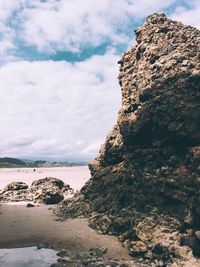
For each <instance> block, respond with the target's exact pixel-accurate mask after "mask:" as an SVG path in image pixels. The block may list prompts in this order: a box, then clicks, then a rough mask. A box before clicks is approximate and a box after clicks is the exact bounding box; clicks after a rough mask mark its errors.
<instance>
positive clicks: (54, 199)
mask: <svg viewBox="0 0 200 267" xmlns="http://www.w3.org/2000/svg"><path fill="white" fill-rule="evenodd" d="M71 193H73V189H72V188H71V187H70V186H69V185H66V184H64V182H63V181H62V180H60V179H57V178H54V177H46V178H43V179H39V180H36V181H34V182H33V183H32V185H31V186H30V188H29V189H28V185H27V184H25V183H23V182H12V183H10V184H8V185H7V186H6V187H5V188H4V190H3V191H2V192H1V193H0V202H11V201H33V202H35V203H40V204H57V203H59V202H60V201H62V200H63V199H64V197H65V196H67V195H68V194H71Z"/></svg>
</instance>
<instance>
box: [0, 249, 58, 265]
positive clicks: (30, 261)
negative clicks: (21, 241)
mask: <svg viewBox="0 0 200 267" xmlns="http://www.w3.org/2000/svg"><path fill="white" fill-rule="evenodd" d="M56 253H57V252H56V251H55V250H53V249H47V248H42V249H38V248H37V247H26V248H12V249H0V266H1V267H49V266H50V265H51V264H52V263H56V262H57V259H58V256H56Z"/></svg>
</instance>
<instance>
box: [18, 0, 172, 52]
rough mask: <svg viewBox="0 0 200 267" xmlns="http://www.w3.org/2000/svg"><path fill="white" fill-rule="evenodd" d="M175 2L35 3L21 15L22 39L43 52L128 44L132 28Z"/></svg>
mask: <svg viewBox="0 0 200 267" xmlns="http://www.w3.org/2000/svg"><path fill="white" fill-rule="evenodd" d="M174 2H175V0H165V1H162V0H152V1H149V0H115V1H114V2H113V1H112V0H101V1H99V0H84V1H83V0H73V1H70V0H60V1H45V2H44V1H40V0H35V1H34V2H31V4H30V3H29V4H27V5H25V6H24V8H23V9H22V10H21V12H20V13H19V15H18V18H19V21H20V27H21V29H22V31H21V34H20V36H21V38H22V39H23V40H24V41H25V42H26V43H27V44H29V45H33V46H36V47H37V49H38V50H39V51H45V52H49V53H50V52H54V51H56V50H68V51H76V52H77V51H79V50H80V49H81V48H82V47H87V46H98V45H100V44H102V43H104V42H106V41H108V40H110V41H111V42H112V43H113V45H114V44H116V43H117V44H119V43H127V42H128V37H127V36H126V35H125V32H126V31H127V29H128V27H129V26H130V24H131V23H134V22H135V21H136V20H138V19H141V18H144V17H145V16H146V15H148V14H150V13H152V12H155V11H160V10H162V9H163V8H166V7H168V6H170V5H171V4H173V3H174Z"/></svg>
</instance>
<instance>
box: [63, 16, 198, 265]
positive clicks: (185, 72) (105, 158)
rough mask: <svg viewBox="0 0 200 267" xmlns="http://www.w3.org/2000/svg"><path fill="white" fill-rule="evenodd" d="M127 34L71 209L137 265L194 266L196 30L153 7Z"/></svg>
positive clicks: (196, 236) (196, 235) (196, 219)
mask: <svg viewBox="0 0 200 267" xmlns="http://www.w3.org/2000/svg"><path fill="white" fill-rule="evenodd" d="M135 34H136V40H137V45H136V46H135V47H133V48H132V49H131V50H130V51H128V52H127V53H125V54H124V55H123V57H122V59H121V60H120V61H119V64H120V74H119V83H120V86H121V91H122V107H121V110H120V112H119V116H118V120H117V124H116V125H115V127H114V128H113V130H112V131H111V133H110V134H109V135H108V137H107V139H106V142H105V144H104V145H103V146H102V148H101V150H100V154H99V156H98V157H97V158H96V159H95V160H93V161H92V162H91V163H90V165H89V167H90V170H91V174H92V178H91V180H90V181H89V183H87V184H86V185H85V186H84V187H83V188H82V191H81V193H82V196H78V198H80V199H81V200H82V203H83V201H84V202H85V204H84V205H82V206H81V204H80V205H79V208H78V207H77V206H76V208H75V209H76V211H77V214H81V213H83V210H84V209H86V211H85V214H87V213H88V214H90V223H91V226H93V227H94V228H96V229H98V230H99V231H100V232H102V233H114V234H117V235H119V238H120V240H121V241H122V242H123V243H124V246H126V247H127V248H128V249H129V250H130V253H131V255H133V256H142V257H143V258H144V259H146V263H145V264H147V265H145V266H149V265H148V264H151V262H154V264H155V265H154V266H164V265H167V264H169V263H170V262H174V261H177V260H175V258H179V261H178V262H179V263H177V264H178V265H176V263H174V265H173V266H182V265H180V264H181V263H180V262H181V261H185V262H186V261H188V262H189V263H188V264H189V265H188V266H200V264H199V263H198V261H197V260H195V258H193V256H192V253H191V250H190V248H191V249H192V251H193V254H194V255H195V256H199V255H200V232H199V231H198V230H199V229H200V32H199V30H197V29H195V28H192V27H191V26H184V25H183V24H182V23H180V22H176V21H172V20H169V19H167V18H166V16H165V15H164V14H153V15H151V16H149V17H148V18H147V21H146V23H145V24H144V26H143V27H142V28H140V29H138V30H136V31H135ZM74 203H77V200H74ZM66 204H68V202H66V203H65V205H66ZM65 205H62V207H61V208H60V209H61V211H62V212H63V213H65V216H67V214H69V213H70V208H71V206H72V203H71V204H70V205H69V207H67V208H66V206H65ZM80 207H81V208H80ZM180 245H184V246H183V247H181V246H180ZM142 266H143V265H142Z"/></svg>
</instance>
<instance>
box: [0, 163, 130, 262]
mask: <svg viewBox="0 0 200 267" xmlns="http://www.w3.org/2000/svg"><path fill="white" fill-rule="evenodd" d="M47 176H51V177H56V178H59V179H62V180H63V181H64V182H65V183H67V184H69V185H70V186H71V187H72V188H73V189H75V190H79V189H80V188H81V187H82V186H83V185H84V183H85V182H86V181H87V180H88V179H89V177H90V173H89V170H88V168H87V167H85V166H81V167H69V168H38V169H36V171H33V169H27V168H23V169H19V171H18V169H1V170H0V187H1V188H4V186H5V185H7V184H8V183H10V182H13V181H23V182H26V183H27V184H28V185H30V184H31V183H32V181H33V180H37V179H40V178H44V177H47ZM55 207H56V205H37V204H36V205H35V207H33V208H27V203H26V202H18V203H15V202H14V203H2V204H1V205H0V237H1V238H0V260H1V251H3V249H5V248H7V249H11V248H24V247H32V246H40V245H41V244H42V246H43V245H44V244H45V246H46V245H47V247H48V248H53V249H55V250H57V251H59V250H60V249H66V250H67V251H68V255H69V256H70V257H75V256H76V255H77V254H80V253H86V252H87V251H88V250H89V249H90V248H91V247H105V248H107V249H108V251H107V253H106V256H105V257H106V259H122V258H124V259H126V260H131V257H130V256H129V255H128V252H127V250H126V249H125V248H123V247H122V245H121V243H120V242H119V241H118V239H117V237H114V236H110V235H99V234H98V233H97V232H96V231H95V230H93V229H91V228H90V227H89V226H88V222H87V220H86V219H84V218H81V219H80V218H77V219H68V220H66V221H61V220H60V219H59V218H58V217H56V215H54V213H53V209H54V208H55ZM4 257H6V256H5V255H4ZM7 260H8V259H7ZM3 262H4V265H5V266H6V259H5V260H3ZM16 266H17V265H16ZM41 266H42V265H41ZM70 266H73V265H70ZM74 266H76V265H74Z"/></svg>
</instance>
